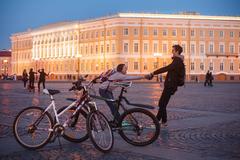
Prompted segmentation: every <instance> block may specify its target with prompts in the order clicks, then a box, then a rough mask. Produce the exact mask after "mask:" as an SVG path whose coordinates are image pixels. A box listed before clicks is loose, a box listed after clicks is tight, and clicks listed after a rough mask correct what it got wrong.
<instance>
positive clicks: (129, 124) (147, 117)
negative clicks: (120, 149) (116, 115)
mask: <svg viewBox="0 0 240 160" xmlns="http://www.w3.org/2000/svg"><path fill="white" fill-rule="evenodd" d="M119 126H120V128H121V129H120V130H119V134H120V136H121V137H122V138H123V139H124V140H125V141H126V142H128V143H129V144H132V145H135V146H146V145H149V144H151V143H153V142H154V141H155V140H156V139H157V138H158V136H159V133H160V125H159V122H158V120H157V118H156V117H155V116H154V115H153V114H152V113H151V112H149V111H147V110H145V109H142V108H133V109H129V110H127V111H126V112H124V113H123V115H121V117H120V120H119Z"/></svg>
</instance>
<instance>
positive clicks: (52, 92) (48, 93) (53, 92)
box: [43, 89, 60, 95]
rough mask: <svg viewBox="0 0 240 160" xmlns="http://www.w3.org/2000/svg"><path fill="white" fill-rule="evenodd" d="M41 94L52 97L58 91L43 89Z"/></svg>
mask: <svg viewBox="0 0 240 160" xmlns="http://www.w3.org/2000/svg"><path fill="white" fill-rule="evenodd" d="M43 93H44V94H47V95H54V94H58V93H60V91H59V90H55V89H43Z"/></svg>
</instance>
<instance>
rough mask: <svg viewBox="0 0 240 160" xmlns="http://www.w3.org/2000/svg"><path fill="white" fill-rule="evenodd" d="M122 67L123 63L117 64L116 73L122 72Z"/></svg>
mask: <svg viewBox="0 0 240 160" xmlns="http://www.w3.org/2000/svg"><path fill="white" fill-rule="evenodd" d="M124 66H125V64H123V63H121V64H119V65H118V66H117V71H118V72H122V70H123V67H124Z"/></svg>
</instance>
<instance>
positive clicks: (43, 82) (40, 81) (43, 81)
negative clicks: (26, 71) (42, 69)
mask: <svg viewBox="0 0 240 160" xmlns="http://www.w3.org/2000/svg"><path fill="white" fill-rule="evenodd" d="M41 83H42V84H43V89H45V80H39V81H38V90H40V84H41Z"/></svg>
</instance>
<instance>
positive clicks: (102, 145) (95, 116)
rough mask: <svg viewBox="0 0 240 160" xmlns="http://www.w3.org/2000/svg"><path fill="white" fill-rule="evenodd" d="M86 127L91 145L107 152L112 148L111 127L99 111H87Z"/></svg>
mask: <svg viewBox="0 0 240 160" xmlns="http://www.w3.org/2000/svg"><path fill="white" fill-rule="evenodd" d="M87 129H88V134H89V137H90V139H91V141H92V143H93V145H94V146H95V147H96V148H97V149H98V150H99V151H101V152H108V151H110V150H111V149H112V146H113V143H114V139H113V133H112V128H111V127H110V125H109V123H108V120H107V118H106V117H105V116H104V115H103V114H102V113H101V112H99V111H93V112H90V113H89V115H88V118H87Z"/></svg>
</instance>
